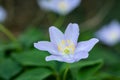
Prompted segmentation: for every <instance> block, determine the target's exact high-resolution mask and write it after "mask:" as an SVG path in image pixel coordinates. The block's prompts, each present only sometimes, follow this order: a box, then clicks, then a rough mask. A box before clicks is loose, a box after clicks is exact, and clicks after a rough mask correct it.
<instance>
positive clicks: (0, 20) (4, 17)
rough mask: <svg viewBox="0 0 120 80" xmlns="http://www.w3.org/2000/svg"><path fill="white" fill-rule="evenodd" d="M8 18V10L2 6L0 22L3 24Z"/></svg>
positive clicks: (0, 7)
mask: <svg viewBox="0 0 120 80" xmlns="http://www.w3.org/2000/svg"><path fill="white" fill-rule="evenodd" d="M6 16H7V12H6V10H5V9H4V8H3V7H2V6H0V22H3V21H4V20H5V19H6Z"/></svg>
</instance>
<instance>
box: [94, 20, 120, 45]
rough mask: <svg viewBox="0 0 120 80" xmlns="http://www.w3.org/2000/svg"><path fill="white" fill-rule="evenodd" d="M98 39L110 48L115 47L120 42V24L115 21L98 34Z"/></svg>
mask: <svg viewBox="0 0 120 80" xmlns="http://www.w3.org/2000/svg"><path fill="white" fill-rule="evenodd" d="M96 37H97V38H99V39H100V41H101V42H103V43H104V44H106V45H108V46H113V45H115V44H117V43H118V42H119V41H120V24H119V22H117V21H116V20H113V21H112V22H111V23H110V24H108V25H105V26H103V28H101V29H100V30H98V31H97V32H96Z"/></svg>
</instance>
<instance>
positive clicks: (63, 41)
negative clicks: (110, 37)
mask: <svg viewBox="0 0 120 80" xmlns="http://www.w3.org/2000/svg"><path fill="white" fill-rule="evenodd" d="M49 33H50V40H51V42H48V41H39V42H38V43H34V47H35V48H37V49H39V50H43V51H48V52H49V53H50V54H51V55H50V56H47V57H46V61H51V60H57V61H60V62H67V63H73V62H77V61H79V60H81V59H85V58H87V57H88V55H89V54H88V52H89V51H90V50H91V49H92V48H93V47H94V45H95V44H96V43H97V42H98V39H96V38H92V39H90V40H88V41H82V42H78V43H77V40H78V36H79V26H78V24H76V23H74V24H72V23H70V24H69V25H68V26H67V29H66V30H65V33H64V34H63V33H62V32H61V31H60V30H59V29H57V28H56V27H54V26H52V27H50V28H49Z"/></svg>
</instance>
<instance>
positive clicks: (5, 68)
mask: <svg viewBox="0 0 120 80" xmlns="http://www.w3.org/2000/svg"><path fill="white" fill-rule="evenodd" d="M20 71H21V66H19V65H18V64H17V63H16V62H14V61H13V60H11V59H6V60H5V61H2V62H1V63H0V77H2V78H4V79H6V80H9V79H10V78H11V77H13V76H15V75H16V74H18V73H19V72H20Z"/></svg>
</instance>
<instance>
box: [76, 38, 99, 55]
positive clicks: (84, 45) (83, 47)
mask: <svg viewBox="0 0 120 80" xmlns="http://www.w3.org/2000/svg"><path fill="white" fill-rule="evenodd" d="M98 41H99V40H98V39H96V38H92V39H90V40H88V41H82V42H79V43H78V45H77V48H76V50H75V53H78V52H80V51H87V52H89V51H90V50H91V49H92V48H93V47H94V45H95V44H96V43H97V42H98Z"/></svg>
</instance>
